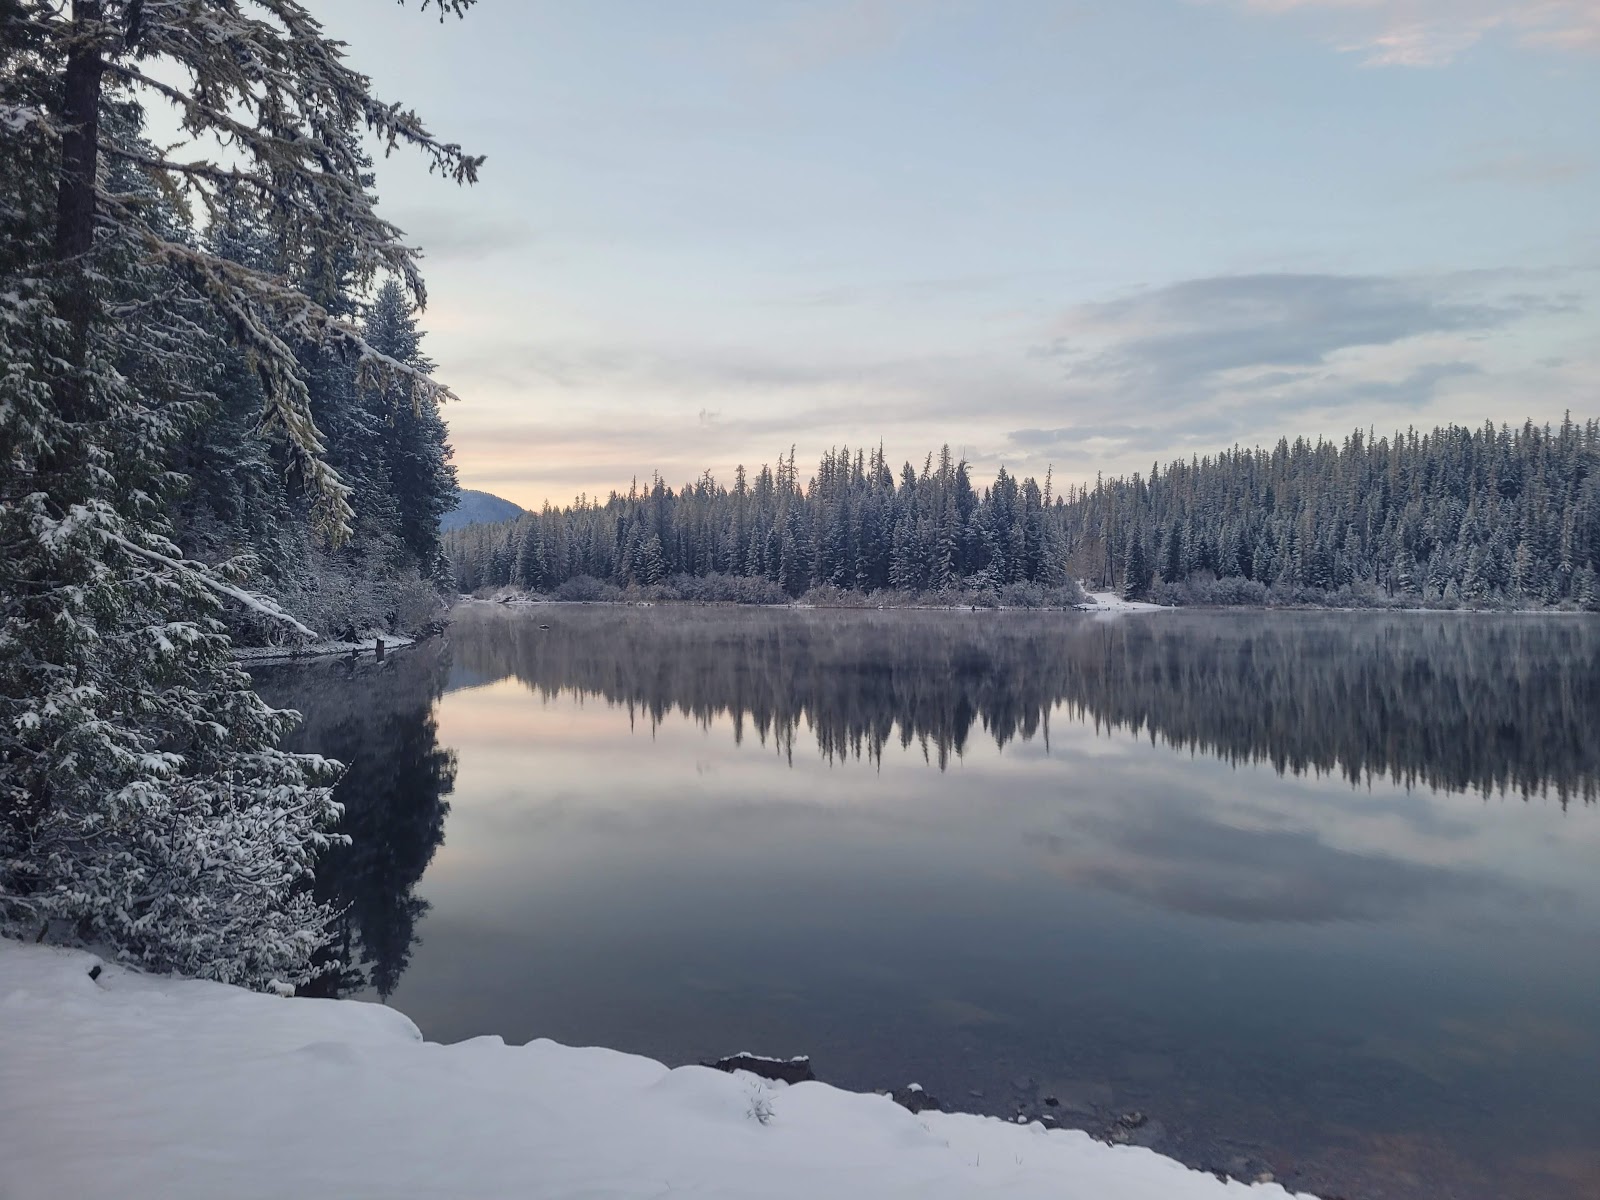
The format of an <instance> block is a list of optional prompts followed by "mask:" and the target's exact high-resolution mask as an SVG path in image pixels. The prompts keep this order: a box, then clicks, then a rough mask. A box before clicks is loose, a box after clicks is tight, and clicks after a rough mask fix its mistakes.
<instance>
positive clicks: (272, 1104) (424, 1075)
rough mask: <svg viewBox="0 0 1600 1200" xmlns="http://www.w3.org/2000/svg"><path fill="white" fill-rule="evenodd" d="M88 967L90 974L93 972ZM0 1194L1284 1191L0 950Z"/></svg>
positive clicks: (1061, 1143)
mask: <svg viewBox="0 0 1600 1200" xmlns="http://www.w3.org/2000/svg"><path fill="white" fill-rule="evenodd" d="M96 966H99V967H100V968H101V970H100V971H99V972H98V973H97V977H94V978H91V974H90V972H91V970H92V969H93V968H94V967H96ZM0 1012H3V1014H4V1022H5V1029H6V1036H5V1038H4V1039H3V1040H0V1194H4V1195H5V1196H7V1197H8V1200H47V1198H55V1197H62V1198H65V1197H72V1198H73V1200H100V1198H102V1197H103V1198H105V1200H112V1198H113V1197H115V1198H116V1200H129V1198H131V1200H157V1198H159V1200H212V1198H214V1197H217V1196H228V1197H230V1200H249V1198H254V1197H260V1198H262V1200H267V1198H268V1197H271V1198H273V1200H276V1198H277V1197H278V1196H281V1195H286V1194H287V1195H296V1194H307V1195H326V1196H339V1197H356V1196H382V1197H384V1198H385V1200H434V1198H438V1200H444V1198H446V1197H449V1198H451V1200H456V1198H461V1197H485V1198H487V1197H501V1196H507V1197H509V1196H517V1197H541V1198H544V1197H573V1198H576V1197H579V1196H583V1197H599V1196H605V1197H618V1198H632V1197H639V1198H640V1200H643V1198H644V1197H657V1196H662V1195H669V1194H672V1195H676V1194H683V1195H695V1196H701V1197H714V1198H723V1197H726V1198H729V1200H731V1198H733V1197H748V1196H767V1197H773V1198H775V1200H801V1198H802V1197H803V1198H805V1200H810V1198H812V1197H817V1196H839V1197H854V1196H861V1197H869V1196H870V1197H872V1198H873V1200H902V1198H903V1200H911V1198H912V1197H917V1198H919V1200H920V1198H924V1197H927V1198H933V1200H942V1198H946V1197H948V1198H950V1200H955V1198H957V1197H973V1196H990V1197H998V1198H1004V1200H1032V1198H1033V1197H1039V1198H1040V1200H1044V1198H1045V1197H1050V1198H1051V1200H1213V1198H1215V1200H1222V1198H1225V1197H1251V1198H1252V1200H1284V1198H1286V1197H1289V1196H1291V1195H1292V1193H1289V1192H1287V1191H1285V1190H1284V1189H1283V1188H1282V1187H1281V1186H1279V1185H1278V1184H1276V1183H1255V1184H1246V1183H1241V1182H1238V1181H1235V1180H1229V1181H1221V1180H1218V1179H1217V1178H1215V1177H1214V1176H1212V1175H1209V1174H1206V1173H1204V1172H1199V1171H1193V1170H1190V1169H1189V1168H1187V1167H1185V1166H1183V1165H1182V1164H1180V1163H1178V1162H1176V1161H1174V1160H1172V1159H1169V1158H1164V1157H1162V1156H1161V1155H1159V1154H1157V1153H1155V1152H1154V1151H1151V1150H1145V1149H1141V1148H1138V1147H1131V1146H1107V1145H1103V1144H1102V1143H1100V1142H1096V1141H1094V1140H1093V1139H1092V1138H1090V1137H1089V1135H1087V1134H1085V1133H1080V1132H1077V1131H1072V1130H1046V1129H1045V1128H1044V1127H1043V1126H1041V1125H1038V1124H1033V1125H1026V1126H1021V1125H1014V1124H1008V1123H1007V1122H1004V1121H1001V1120H999V1119H998V1118H994V1117H977V1116H969V1115H964V1114H954V1113H937V1112H923V1113H919V1114H913V1113H911V1112H908V1111H907V1110H906V1109H904V1108H902V1107H900V1106H899V1105H897V1104H895V1103H894V1102H893V1101H891V1100H890V1099H888V1098H886V1097H883V1096H878V1095H864V1094H859V1093H854V1092H846V1091H842V1090H840V1089H838V1088H835V1087H831V1086H829V1085H827V1084H823V1083H815V1082H810V1083H798V1084H794V1085H784V1084H777V1083H771V1082H768V1081H765V1080H762V1079H758V1078H756V1077H755V1076H753V1075H748V1074H744V1073H737V1074H725V1073H723V1072H721V1071H715V1070H711V1069H710V1068H707V1067H680V1068H677V1069H673V1070H669V1069H668V1068H667V1067H665V1066H663V1065H662V1064H660V1063H658V1062H655V1061H653V1060H651V1059H647V1058H642V1057H638V1056H635V1055H630V1054H622V1053H619V1052H617V1051H613V1050H605V1049H599V1048H573V1047H567V1046H561V1045H557V1044H556V1043H554V1042H550V1041H543V1040H540V1041H535V1042H530V1043H529V1044H528V1045H526V1046H518V1047H513V1046H508V1045H506V1044H505V1043H504V1042H503V1041H501V1040H500V1039H499V1038H494V1037H480V1038H474V1039H471V1040H469V1041H466V1042H460V1043H456V1044H454V1045H440V1044H438V1043H431V1042H425V1041H423V1040H422V1038H421V1035H420V1034H419V1033H418V1032H417V1029H416V1027H415V1026H414V1025H413V1024H412V1023H411V1022H410V1021H409V1020H407V1019H406V1018H405V1017H404V1016H402V1015H401V1014H400V1013H398V1012H395V1011H394V1010H392V1009H389V1008H386V1007H383V1006H381V1005H377V1004H371V1003H367V1002H364V1001H357V1000H309V999H282V998H279V997H276V996H270V995H264V994H261V993H256V992H249V991H245V990H244V989H241V988H236V987H231V986H228V985H224V984H217V983H207V982H202V981H195V980H182V979H171V978H164V977H159V976H151V975H144V974H141V973H139V972H136V971H132V970H129V969H127V968H124V967H120V966H116V965H112V964H109V963H105V962H103V960H101V959H99V958H97V957H96V956H95V955H93V954H90V953H87V952H85V951H81V950H62V949H56V948H52V947H45V946H34V945H25V944H22V943H20V942H16V941H11V940H7V939H0Z"/></svg>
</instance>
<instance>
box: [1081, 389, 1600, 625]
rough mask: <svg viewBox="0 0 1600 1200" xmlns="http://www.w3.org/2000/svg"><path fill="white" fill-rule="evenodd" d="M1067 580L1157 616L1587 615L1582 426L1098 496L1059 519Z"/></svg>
mask: <svg viewBox="0 0 1600 1200" xmlns="http://www.w3.org/2000/svg"><path fill="white" fill-rule="evenodd" d="M1060 515H1061V517H1062V529H1063V533H1062V538H1063V540H1064V541H1065V543H1066V545H1067V547H1068V555H1069V559H1070V562H1071V564H1072V566H1073V569H1074V570H1075V571H1077V572H1078V573H1079V574H1081V575H1083V576H1085V577H1087V578H1090V579H1093V580H1095V581H1097V582H1099V583H1101V584H1103V585H1106V586H1115V587H1119V588H1122V589H1123V590H1124V591H1125V592H1126V593H1127V594H1129V595H1131V596H1137V597H1143V596H1147V595H1148V596H1150V597H1152V598H1154V599H1158V600H1164V601H1168V602H1174V603H1196V602H1198V603H1206V602H1217V603H1267V602H1270V601H1272V600H1276V599H1280V598H1281V599H1284V600H1289V601H1305V600H1310V601H1316V600H1319V599H1324V598H1327V599H1333V600H1335V601H1336V602H1337V601H1341V600H1347V601H1350V602H1354V603H1361V602H1363V601H1368V602H1370V601H1374V600H1376V601H1381V600H1384V599H1391V598H1416V599H1421V600H1425V601H1430V602H1443V603H1447V604H1448V603H1454V602H1459V601H1497V600H1498V601H1510V602H1517V603H1528V602H1531V603H1539V604H1560V603H1564V602H1565V603H1576V604H1580V605H1584V606H1587V607H1590V608H1595V607H1600V585H1597V580H1596V571H1597V570H1600V421H1595V420H1591V421H1588V422H1586V423H1585V424H1583V425H1581V426H1579V425H1576V424H1574V423H1573V422H1572V420H1571V419H1570V418H1568V419H1567V420H1564V421H1563V422H1562V424H1561V426H1560V428H1559V429H1555V430H1552V429H1549V428H1547V427H1540V426H1536V425H1533V424H1531V423H1529V424H1525V425H1523V426H1522V428H1521V429H1516V430H1513V429H1508V428H1506V427H1504V426H1502V427H1501V428H1499V429H1496V428H1495V427H1494V426H1493V425H1492V424H1486V425H1484V426H1483V428H1481V429H1477V430H1473V429H1466V428H1463V427H1461V426H1457V425H1450V426H1446V427H1445V428H1443V429H1435V430H1434V431H1433V432H1432V433H1431V434H1418V433H1417V432H1416V431H1415V430H1409V431H1407V432H1406V433H1402V434H1396V435H1395V436H1394V437H1393V438H1373V437H1372V436H1371V435H1369V434H1363V433H1362V432H1360V431H1359V430H1358V431H1356V432H1355V433H1353V434H1351V435H1350V436H1349V437H1348V438H1346V439H1345V440H1344V442H1343V443H1342V444H1340V445H1335V444H1333V443H1331V442H1324V441H1317V442H1315V443H1312V442H1307V441H1305V440H1304V439H1301V440H1299V441H1296V442H1295V443H1294V444H1293V445H1291V444H1290V443H1289V442H1288V441H1287V440H1284V441H1280V442H1279V443H1278V444H1277V445H1276V446H1275V447H1273V448H1272V449H1271V450H1261V449H1257V450H1242V449H1238V448H1235V449H1233V450H1230V451H1225V452H1224V453H1222V454H1219V455H1217V456H1215V457H1207V458H1199V459H1191V460H1190V461H1188V462H1174V463H1172V464H1171V465H1170V466H1168V467H1166V468H1164V469H1159V468H1152V470H1151V473H1150V476H1149V478H1143V477H1141V476H1139V475H1134V476H1133V477H1132V478H1128V479H1115V480H1109V481H1101V482H1098V483H1097V484H1096V485H1095V486H1094V487H1093V488H1090V489H1086V490H1077V491H1071V492H1069V493H1068V495H1067V497H1066V499H1065V503H1064V504H1063V505H1062V508H1061V513H1060Z"/></svg>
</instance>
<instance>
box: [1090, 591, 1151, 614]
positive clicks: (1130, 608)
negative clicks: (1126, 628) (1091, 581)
mask: <svg viewBox="0 0 1600 1200" xmlns="http://www.w3.org/2000/svg"><path fill="white" fill-rule="evenodd" d="M1084 597H1085V603H1084V604H1083V605H1082V606H1081V607H1082V608H1083V610H1084V611H1085V612H1165V611H1166V606H1165V605H1161V604H1147V603H1146V602H1145V601H1143V600H1124V599H1123V598H1122V597H1121V596H1119V595H1118V594H1117V593H1116V592H1091V591H1089V590H1088V589H1087V588H1085V589H1084Z"/></svg>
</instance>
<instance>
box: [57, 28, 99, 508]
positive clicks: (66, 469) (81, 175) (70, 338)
mask: <svg viewBox="0 0 1600 1200" xmlns="http://www.w3.org/2000/svg"><path fill="white" fill-rule="evenodd" d="M103 16H104V7H103V2H102V0H73V5H72V46H71V49H70V50H69V51H68V52H67V69H66V74H65V75H64V76H63V78H62V88H61V118H62V121H63V122H64V123H65V125H66V126H67V129H66V132H65V133H64V134H63V136H62V139H61V175H60V179H59V180H58V186H57V192H56V237H55V258H56V264H57V266H58V268H59V269H60V272H61V276H60V283H59V287H60V290H59V292H58V294H57V301H56V311H57V313H58V314H59V315H60V316H61V318H62V319H63V320H64V321H65V322H66V323H67V329H68V334H67V347H66V358H67V364H68V366H67V369H66V371H64V372H63V373H61V374H60V375H58V376H57V377H56V382H55V386H54V388H53V391H54V394H55V402H56V410H57V415H58V416H59V417H60V418H61V419H62V420H63V421H65V422H68V423H69V424H81V423H84V422H86V421H88V420H90V419H91V417H92V416H93V413H92V412H91V411H90V410H91V407H92V406H91V396H90V389H89V386H88V381H87V379H86V378H85V372H86V369H87V364H88V359H89V329H90V327H91V326H92V324H93V322H94V316H95V298H94V289H93V287H92V286H91V285H90V282H89V275H88V270H87V266H88V264H87V259H88V256H89V252H90V251H91V250H92V249H93V248H94V227H95V215H96V207H97V205H96V195H95V178H96V175H97V174H98V171H99V166H100V80H101V76H102V75H103V74H104V73H105V60H104V59H103V58H102V57H101V40H100V39H101V32H100V27H101V19H102V17H103ZM65 441H66V444H65V445H57V446H54V447H52V453H51V454H49V455H48V456H47V460H46V461H47V462H48V463H49V466H50V467H51V468H53V472H52V473H53V474H54V475H55V476H56V479H55V483H54V485H53V486H52V487H51V489H50V490H51V493H52V496H53V498H54V499H55V501H56V503H57V504H58V505H60V506H61V507H62V508H65V507H67V505H68V504H70V503H73V502H75V501H78V500H81V499H82V496H81V494H80V493H81V491H82V489H83V487H84V486H85V481H84V480H83V478H82V473H83V472H82V468H83V466H84V463H85V461H86V457H85V451H84V449H83V447H82V445H81V442H82V439H81V438H79V437H71V438H68V439H65Z"/></svg>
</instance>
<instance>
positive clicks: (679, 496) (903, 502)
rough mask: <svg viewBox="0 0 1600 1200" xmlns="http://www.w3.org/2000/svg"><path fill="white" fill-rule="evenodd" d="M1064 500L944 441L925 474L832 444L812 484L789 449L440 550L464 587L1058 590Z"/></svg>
mask: <svg viewBox="0 0 1600 1200" xmlns="http://www.w3.org/2000/svg"><path fill="white" fill-rule="evenodd" d="M1058 499H1059V498H1058V497H1056V496H1055V495H1053V493H1052V490H1051V483H1050V478H1049V476H1048V475H1047V476H1046V477H1045V482H1044V486H1043V487H1041V486H1040V485H1039V484H1038V483H1037V482H1036V481H1035V480H1033V479H1023V480H1018V479H1016V478H1015V477H1014V476H1012V475H1010V474H1009V473H1007V472H1006V471H1005V470H1004V469H1002V470H1001V471H1000V473H999V476H998V477H997V478H996V479H995V481H994V483H993V484H992V485H991V486H990V487H988V488H985V489H984V490H983V491H982V492H979V491H978V490H977V489H976V488H974V487H973V485H972V481H971V479H970V477H969V476H968V473H967V464H966V463H964V462H958V461H956V460H955V458H954V457H953V456H952V455H951V453H950V448H949V447H948V446H947V447H945V448H944V449H943V450H941V451H940V452H939V454H938V455H937V456H934V455H931V454H930V455H929V456H928V457H927V460H926V461H925V462H924V463H923V467H922V470H921V471H920V472H919V471H917V470H916V469H915V468H914V467H912V465H911V464H910V463H907V464H905V466H904V467H902V468H901V471H900V475H899V477H898V479H897V478H896V476H895V473H894V472H893V470H891V469H890V467H889V465H888V463H887V462H886V461H885V460H884V456H883V451H882V450H881V449H880V450H874V451H872V452H870V453H868V452H865V451H859V450H858V451H856V452H855V453H854V454H852V453H851V452H850V451H849V450H848V449H844V450H833V451H829V452H828V453H827V454H826V455H824V456H823V459H822V462H821V464H820V465H819V466H818V468H817V473H816V474H815V475H814V476H813V477H812V478H811V480H810V482H809V483H807V484H806V485H805V486H802V485H801V483H800V476H799V472H798V470H797V469H796V467H795V460H794V452H793V451H792V450H791V451H790V453H789V457H788V458H787V459H780V460H779V462H778V465H777V468H776V470H774V469H773V468H771V467H766V466H763V467H762V468H761V469H760V470H759V471H758V472H756V475H755V477H754V478H753V479H751V478H749V477H748V476H747V475H746V474H745V470H744V468H743V467H740V468H739V470H738V471H737V472H736V474H735V476H734V483H733V486H732V487H731V488H729V487H725V486H724V485H722V484H721V483H718V482H717V481H716V480H715V479H713V478H712V476H711V474H710V473H709V472H707V473H706V474H705V475H702V476H701V477H700V479H699V481H698V482H696V483H692V484H685V485H684V486H683V487H682V488H681V489H679V490H678V491H674V490H673V489H672V488H670V487H668V486H667V485H666V484H665V483H664V482H663V481H662V480H661V479H660V478H659V477H657V478H656V479H655V480H654V481H653V482H652V484H651V485H650V486H649V487H648V488H644V489H641V488H639V487H637V486H636V487H633V488H630V489H629V490H628V492H627V493H626V494H624V493H620V492H613V493H612V494H611V496H610V498H609V499H607V500H605V501H604V502H590V501H588V500H585V499H580V500H578V501H577V502H576V503H574V504H573V505H571V506H569V507H567V508H561V509H557V508H551V507H550V506H548V505H547V506H546V507H545V509H544V511H542V512H538V513H528V514H526V515H524V516H522V517H520V518H518V519H517V520H515V521H513V522H508V523H505V524H501V525H492V526H481V525H480V526H470V527H468V528H466V529H461V530H456V531H454V532H452V533H449V534H447V535H446V537H445V547H446V551H447V552H448V553H449V554H450V556H451V559H452V561H453V562H454V564H455V571H456V582H457V584H458V585H459V586H460V588H461V590H462V591H468V592H470V591H476V590H477V589H479V588H482V587H503V586H506V585H514V586H517V587H522V588H526V589H528V590H530V591H556V590H557V589H558V588H560V587H561V585H562V584H565V583H568V582H569V581H572V580H575V579H580V578H583V579H593V580H599V581H603V582H606V583H609V584H613V585H618V586H624V585H629V584H632V585H637V586H643V587H650V586H656V585H662V584H665V583H667V582H668V581H669V580H671V579H672V578H673V577H674V576H687V577H690V578H704V577H708V576H713V575H715V576H724V577H733V578H743V579H747V580H764V581H766V582H767V583H768V584H770V585H772V586H773V587H774V588H775V589H777V590H778V591H779V593H780V594H779V596H778V598H780V599H781V598H783V597H784V596H799V595H802V594H803V593H805V592H806V591H808V590H810V589H811V588H813V587H834V588H841V589H845V590H848V591H862V592H871V591H880V590H894V591H900V592H918V593H920V592H940V591H947V590H954V589H960V588H966V589H969V590H972V589H990V590H999V589H1002V588H1004V587H1006V586H1007V585H1016V584H1034V585H1040V586H1042V587H1045V588H1056V587H1060V586H1061V585H1063V584H1065V583H1067V580H1068V570H1067V553H1066V551H1067V547H1066V545H1065V543H1064V542H1063V541H1062V523H1061V521H1060V520H1059V519H1054V520H1052V519H1050V516H1049V514H1052V513H1057V514H1058V513H1059V512H1060V506H1059V504H1058V503H1057V501H1058ZM754 594H755V595H757V596H759V594H760V589H758V591H757V592H756V593H754ZM577 598H586V597H577ZM589 598H592V597H589ZM728 598H738V597H736V596H734V595H730V596H729V597H728Z"/></svg>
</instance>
